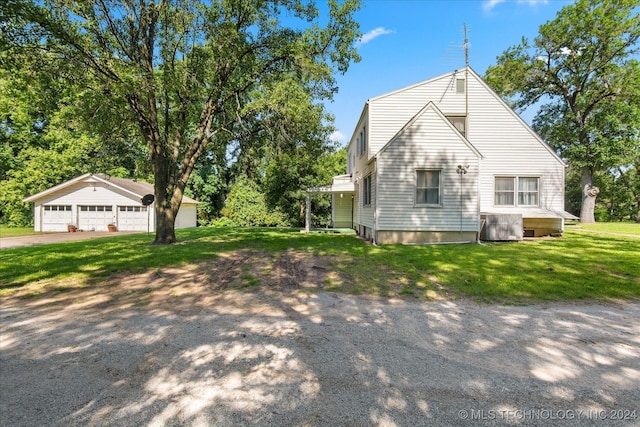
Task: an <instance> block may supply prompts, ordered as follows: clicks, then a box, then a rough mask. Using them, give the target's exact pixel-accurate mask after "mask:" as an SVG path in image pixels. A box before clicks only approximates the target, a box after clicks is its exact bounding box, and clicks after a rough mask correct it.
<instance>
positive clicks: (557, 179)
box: [467, 73, 565, 214]
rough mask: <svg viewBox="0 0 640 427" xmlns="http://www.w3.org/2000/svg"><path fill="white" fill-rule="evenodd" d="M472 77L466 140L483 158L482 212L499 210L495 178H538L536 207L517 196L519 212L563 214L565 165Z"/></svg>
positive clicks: (481, 180)
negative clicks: (547, 211)
mask: <svg viewBox="0 0 640 427" xmlns="http://www.w3.org/2000/svg"><path fill="white" fill-rule="evenodd" d="M469 77H470V78H469V82H468V83H469V93H468V96H469V117H468V120H467V125H468V129H467V139H468V140H469V141H470V142H471V143H472V144H473V145H474V147H476V148H477V149H478V151H480V153H482V155H483V159H482V162H481V163H482V164H481V172H482V174H481V176H480V203H481V207H480V208H481V211H482V212H490V211H491V209H492V208H493V207H494V206H496V203H495V180H494V178H495V177H496V176H504V177H509V176H511V177H538V178H537V179H538V196H537V199H538V200H537V203H535V204H531V205H526V206H525V205H522V204H519V203H518V200H517V196H516V197H515V199H514V202H515V203H516V204H517V205H518V206H517V212H522V213H523V214H526V209H527V207H529V206H530V207H535V208H536V209H537V208H543V209H548V210H551V211H563V210H564V173H565V166H564V164H563V163H562V162H561V161H560V160H559V159H558V158H557V157H556V156H554V155H553V153H552V151H551V150H550V149H549V147H548V146H546V145H545V144H544V143H543V142H541V141H540V140H538V139H537V138H536V136H535V133H533V131H532V130H531V129H529V128H528V127H527V126H526V124H525V123H524V122H522V121H521V120H520V119H519V118H518V116H517V115H515V113H513V111H512V110H510V109H509V107H508V106H507V105H506V104H504V103H503V102H502V101H500V99H499V98H496V96H494V95H493V93H492V92H491V91H490V89H489V88H488V87H486V85H485V84H484V83H483V82H482V81H480V80H479V79H477V78H475V76H474V74H471V73H470V75H469ZM515 188H516V189H517V188H518V187H515Z"/></svg>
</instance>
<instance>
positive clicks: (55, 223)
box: [42, 205, 73, 231]
mask: <svg viewBox="0 0 640 427" xmlns="http://www.w3.org/2000/svg"><path fill="white" fill-rule="evenodd" d="M72 222H73V212H72V211H71V205H47V206H43V207H42V231H67V225H68V224H71V223H72Z"/></svg>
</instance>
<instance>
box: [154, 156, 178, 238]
mask: <svg viewBox="0 0 640 427" xmlns="http://www.w3.org/2000/svg"><path fill="white" fill-rule="evenodd" d="M152 158H153V169H154V170H153V176H154V180H155V181H154V184H153V185H154V188H153V189H154V193H155V196H156V238H155V240H154V241H153V244H154V245H170V244H172V243H175V242H176V231H175V222H176V213H177V209H175V210H174V209H172V206H171V205H172V203H171V197H168V195H167V190H168V187H169V185H168V184H169V182H168V177H169V173H168V169H169V164H168V162H167V161H166V159H164V158H163V157H162V156H159V155H155V156H152ZM178 206H179V205H178Z"/></svg>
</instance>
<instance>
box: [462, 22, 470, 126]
mask: <svg viewBox="0 0 640 427" xmlns="http://www.w3.org/2000/svg"><path fill="white" fill-rule="evenodd" d="M463 30H464V44H463V47H464V97H465V98H464V119H465V122H466V123H465V124H464V125H465V126H464V130H465V136H468V135H469V39H468V38H467V24H466V23H465V24H464V25H463Z"/></svg>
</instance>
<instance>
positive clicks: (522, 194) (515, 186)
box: [494, 176, 540, 206]
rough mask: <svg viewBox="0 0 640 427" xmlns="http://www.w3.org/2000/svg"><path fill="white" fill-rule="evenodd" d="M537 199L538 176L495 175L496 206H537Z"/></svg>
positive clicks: (538, 194) (538, 197)
mask: <svg viewBox="0 0 640 427" xmlns="http://www.w3.org/2000/svg"><path fill="white" fill-rule="evenodd" d="M539 200H540V178H537V177H516V176H503V177H496V179H495V200H494V203H495V205H496V206H538V202H539ZM516 202H517V203H516Z"/></svg>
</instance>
